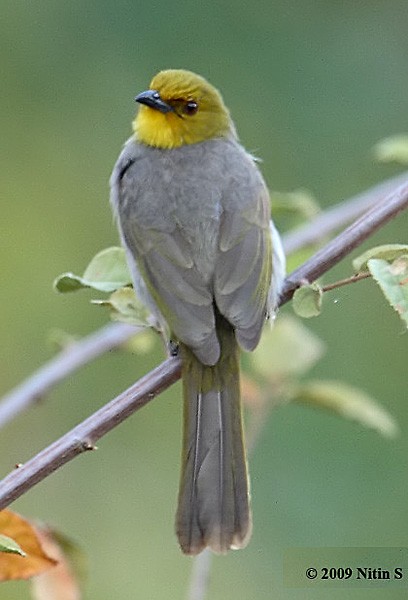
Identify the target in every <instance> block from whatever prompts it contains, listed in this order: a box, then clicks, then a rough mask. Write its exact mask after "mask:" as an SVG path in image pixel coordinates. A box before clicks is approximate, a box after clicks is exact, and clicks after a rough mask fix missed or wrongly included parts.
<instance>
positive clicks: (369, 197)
mask: <svg viewBox="0 0 408 600" xmlns="http://www.w3.org/2000/svg"><path fill="white" fill-rule="evenodd" d="M407 180H408V172H406V173H403V174H402V175H398V176H397V177H394V178H392V179H388V180H387V181H385V182H382V183H380V184H378V185H376V186H374V187H373V188H370V189H369V190H367V191H365V192H363V193H361V194H359V195H357V196H355V197H353V198H351V199H350V200H345V201H344V202H341V203H340V204H337V205H336V206H334V207H333V208H330V209H328V210H326V211H325V212H324V213H322V214H321V215H318V216H317V217H316V218H315V219H313V221H312V222H311V223H308V224H306V225H303V226H302V227H299V228H297V229H295V230H294V231H291V232H288V233H286V234H285V235H284V236H283V245H284V248H285V252H286V254H291V253H293V252H295V251H296V250H299V249H300V248H303V247H304V246H307V245H310V244H313V243H316V242H318V241H319V240H320V239H322V238H323V237H324V236H326V235H327V234H329V233H331V232H332V231H334V230H336V229H339V228H340V227H341V226H342V225H345V224H347V223H349V222H350V221H351V220H352V219H353V218H356V217H357V216H359V215H360V214H361V213H362V212H363V211H364V210H366V209H367V208H368V207H369V206H371V205H372V204H373V203H376V202H378V201H379V200H382V199H383V198H384V197H385V195H386V194H387V193H389V192H390V191H391V190H393V189H394V190H395V188H396V187H397V186H398V185H400V184H401V183H404V182H405V183H406V182H407ZM136 333H138V329H135V328H134V329H133V331H132V326H131V325H128V324H124V323H114V324H110V325H107V326H106V327H104V328H102V329H100V330H99V331H97V332H95V333H92V334H91V335H89V336H87V337H84V338H82V339H81V340H79V341H78V342H76V343H75V344H72V345H70V346H68V347H67V348H65V350H63V351H62V352H61V353H60V354H59V355H58V356H56V357H55V358H53V359H52V360H50V361H49V362H48V363H47V364H46V365H44V366H42V367H41V368H40V369H38V371H36V372H35V373H34V374H33V375H32V376H31V377H29V378H28V379H26V380H25V381H24V382H23V383H21V384H20V385H18V386H17V387H16V388H14V389H13V390H11V391H10V392H9V393H8V394H6V395H5V396H4V397H3V399H2V402H1V403H0V427H2V426H4V425H5V424H6V423H7V422H9V421H10V420H11V419H13V418H14V417H15V416H17V415H18V414H20V413H21V412H22V411H23V410H25V409H26V408H28V407H29V406H30V405H32V404H34V403H35V402H36V401H37V400H38V399H39V398H42V397H43V396H44V395H45V394H46V393H48V392H49V390H50V389H51V388H52V387H53V386H54V385H56V384H57V383H59V381H61V380H63V379H64V378H65V377H67V376H68V375H70V374H71V373H73V372H74V371H75V370H76V369H78V368H80V367H82V366H83V365H85V364H86V363H88V362H90V361H91V360H94V359H95V358H97V357H98V356H100V355H102V354H104V353H105V352H108V351H109V350H112V349H114V348H117V347H118V346H120V345H121V344H123V343H124V342H126V341H127V340H128V339H129V338H130V337H132V335H134V334H136Z"/></svg>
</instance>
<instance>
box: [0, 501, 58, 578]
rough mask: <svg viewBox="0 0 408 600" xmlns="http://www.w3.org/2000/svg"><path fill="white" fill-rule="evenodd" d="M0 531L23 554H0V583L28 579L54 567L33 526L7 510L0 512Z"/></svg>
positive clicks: (53, 562) (54, 562)
mask: <svg viewBox="0 0 408 600" xmlns="http://www.w3.org/2000/svg"><path fill="white" fill-rule="evenodd" d="M0 531H1V533H2V535H3V536H7V537H8V538H11V539H12V540H14V541H15V542H16V543H17V544H18V546H20V547H21V550H22V552H23V554H20V555H19V554H16V553H14V554H12V553H9V554H6V553H4V552H2V553H0V581H8V580H10V579H28V578H29V577H33V575H37V574H39V573H42V572H43V571H46V570H47V569H50V568H51V567H54V566H55V564H56V561H55V560H54V559H53V558H52V557H50V556H48V554H47V553H46V552H45V551H44V549H43V548H42V545H41V541H40V539H39V534H38V531H37V529H36V527H35V526H34V525H32V524H31V523H29V521H27V520H26V519H23V517H20V515H18V514H16V513H13V512H11V511H9V510H2V511H0Z"/></svg>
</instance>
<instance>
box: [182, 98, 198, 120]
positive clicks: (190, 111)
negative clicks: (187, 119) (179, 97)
mask: <svg viewBox="0 0 408 600" xmlns="http://www.w3.org/2000/svg"><path fill="white" fill-rule="evenodd" d="M197 111H198V104H197V102H194V101H193V100H190V101H189V102H186V103H185V105H184V112H185V114H186V115H189V116H192V115H195V114H196V112H197Z"/></svg>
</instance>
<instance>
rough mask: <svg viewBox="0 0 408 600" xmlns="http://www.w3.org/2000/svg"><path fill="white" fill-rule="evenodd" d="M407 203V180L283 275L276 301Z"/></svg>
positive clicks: (333, 261)
mask: <svg viewBox="0 0 408 600" xmlns="http://www.w3.org/2000/svg"><path fill="white" fill-rule="evenodd" d="M407 207H408V181H406V182H405V183H404V184H403V185H401V186H400V187H398V188H397V189H396V190H394V191H393V192H392V193H391V194H389V195H388V196H387V197H386V198H385V199H384V200H383V201H381V202H379V203H377V204H376V205H375V206H374V207H373V208H372V209H371V210H369V211H368V212H366V213H365V214H364V215H362V216H361V217H360V218H359V219H357V221H355V222H354V223H353V224H352V225H350V227H348V228H347V229H345V230H344V231H342V233H340V234H339V235H338V236H336V237H335V238H333V239H332V240H331V241H330V242H329V243H328V244H326V245H325V246H324V247H323V248H321V249H320V250H318V251H317V252H316V254H314V255H313V256H312V257H311V258H310V259H309V260H307V261H306V262H305V263H303V265H301V266H300V267H298V268H297V269H295V270H294V271H292V273H291V274H290V275H289V276H288V277H287V278H286V281H285V285H284V288H283V291H282V295H281V300H280V303H281V304H284V303H285V302H287V301H288V300H290V298H291V297H292V296H293V293H294V291H295V290H296V288H298V287H299V286H300V285H301V283H302V282H303V281H305V280H306V281H315V280H316V279H318V278H319V277H321V276H322V275H323V274H324V273H326V272H327V271H328V270H329V269H331V268H332V267H333V266H334V265H335V264H337V263H338V262H340V261H341V259H342V258H344V257H345V256H347V254H350V252H352V251H353V250H354V249H355V248H357V246H359V245H360V244H362V243H363V242H364V241H365V240H366V239H367V238H368V237H370V236H371V235H372V234H373V233H375V232H376V231H377V229H379V228H380V227H382V226H383V225H385V224H386V223H388V221H390V220H391V219H393V218H394V217H396V216H397V215H398V214H399V213H400V212H402V211H403V210H405V209H406V208H407Z"/></svg>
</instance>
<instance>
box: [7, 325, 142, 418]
mask: <svg viewBox="0 0 408 600" xmlns="http://www.w3.org/2000/svg"><path fill="white" fill-rule="evenodd" d="M141 330H142V328H140V327H135V326H134V325H129V324H127V323H110V324H109V325H106V326H105V327H102V329H100V330H98V331H96V332H95V333H91V334H90V335H88V336H87V337H84V338H82V339H81V340H80V341H78V342H73V343H72V344H69V346H67V347H66V348H65V349H64V350H62V352H60V353H59V354H58V356H56V357H55V358H53V359H52V360H50V361H49V362H48V363H46V364H45V365H44V366H43V367H41V368H40V369H38V371H36V372H35V373H34V374H33V375H32V376H31V377H29V378H28V379H26V380H25V381H23V383H22V384H21V385H19V386H17V387H16V388H14V389H13V390H12V391H11V392H9V393H8V394H6V396H4V397H3V400H2V402H1V404H0V427H2V426H3V425H5V424H6V423H7V422H8V421H10V420H11V419H13V418H14V417H15V416H16V415H18V414H19V413H21V412H22V411H23V410H25V409H26V408H27V407H28V406H29V405H31V404H33V403H34V402H36V401H37V400H39V399H40V398H42V397H43V396H44V395H45V394H46V393H47V392H48V391H49V390H50V388H51V387H52V386H54V385H56V384H57V383H58V382H60V381H61V380H63V379H64V378H65V377H67V376H68V375H70V374H71V373H72V372H73V371H75V370H76V369H78V368H79V367H81V366H82V365H84V364H86V363H87V362H90V361H91V360H94V359H95V358H97V357H98V356H100V355H101V354H104V353H105V352H108V351H109V350H112V349H113V348H117V347H118V346H120V345H121V344H123V343H124V342H126V341H127V340H128V339H129V338H130V337H131V336H132V335H135V334H136V333H138V332H139V331H141Z"/></svg>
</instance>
